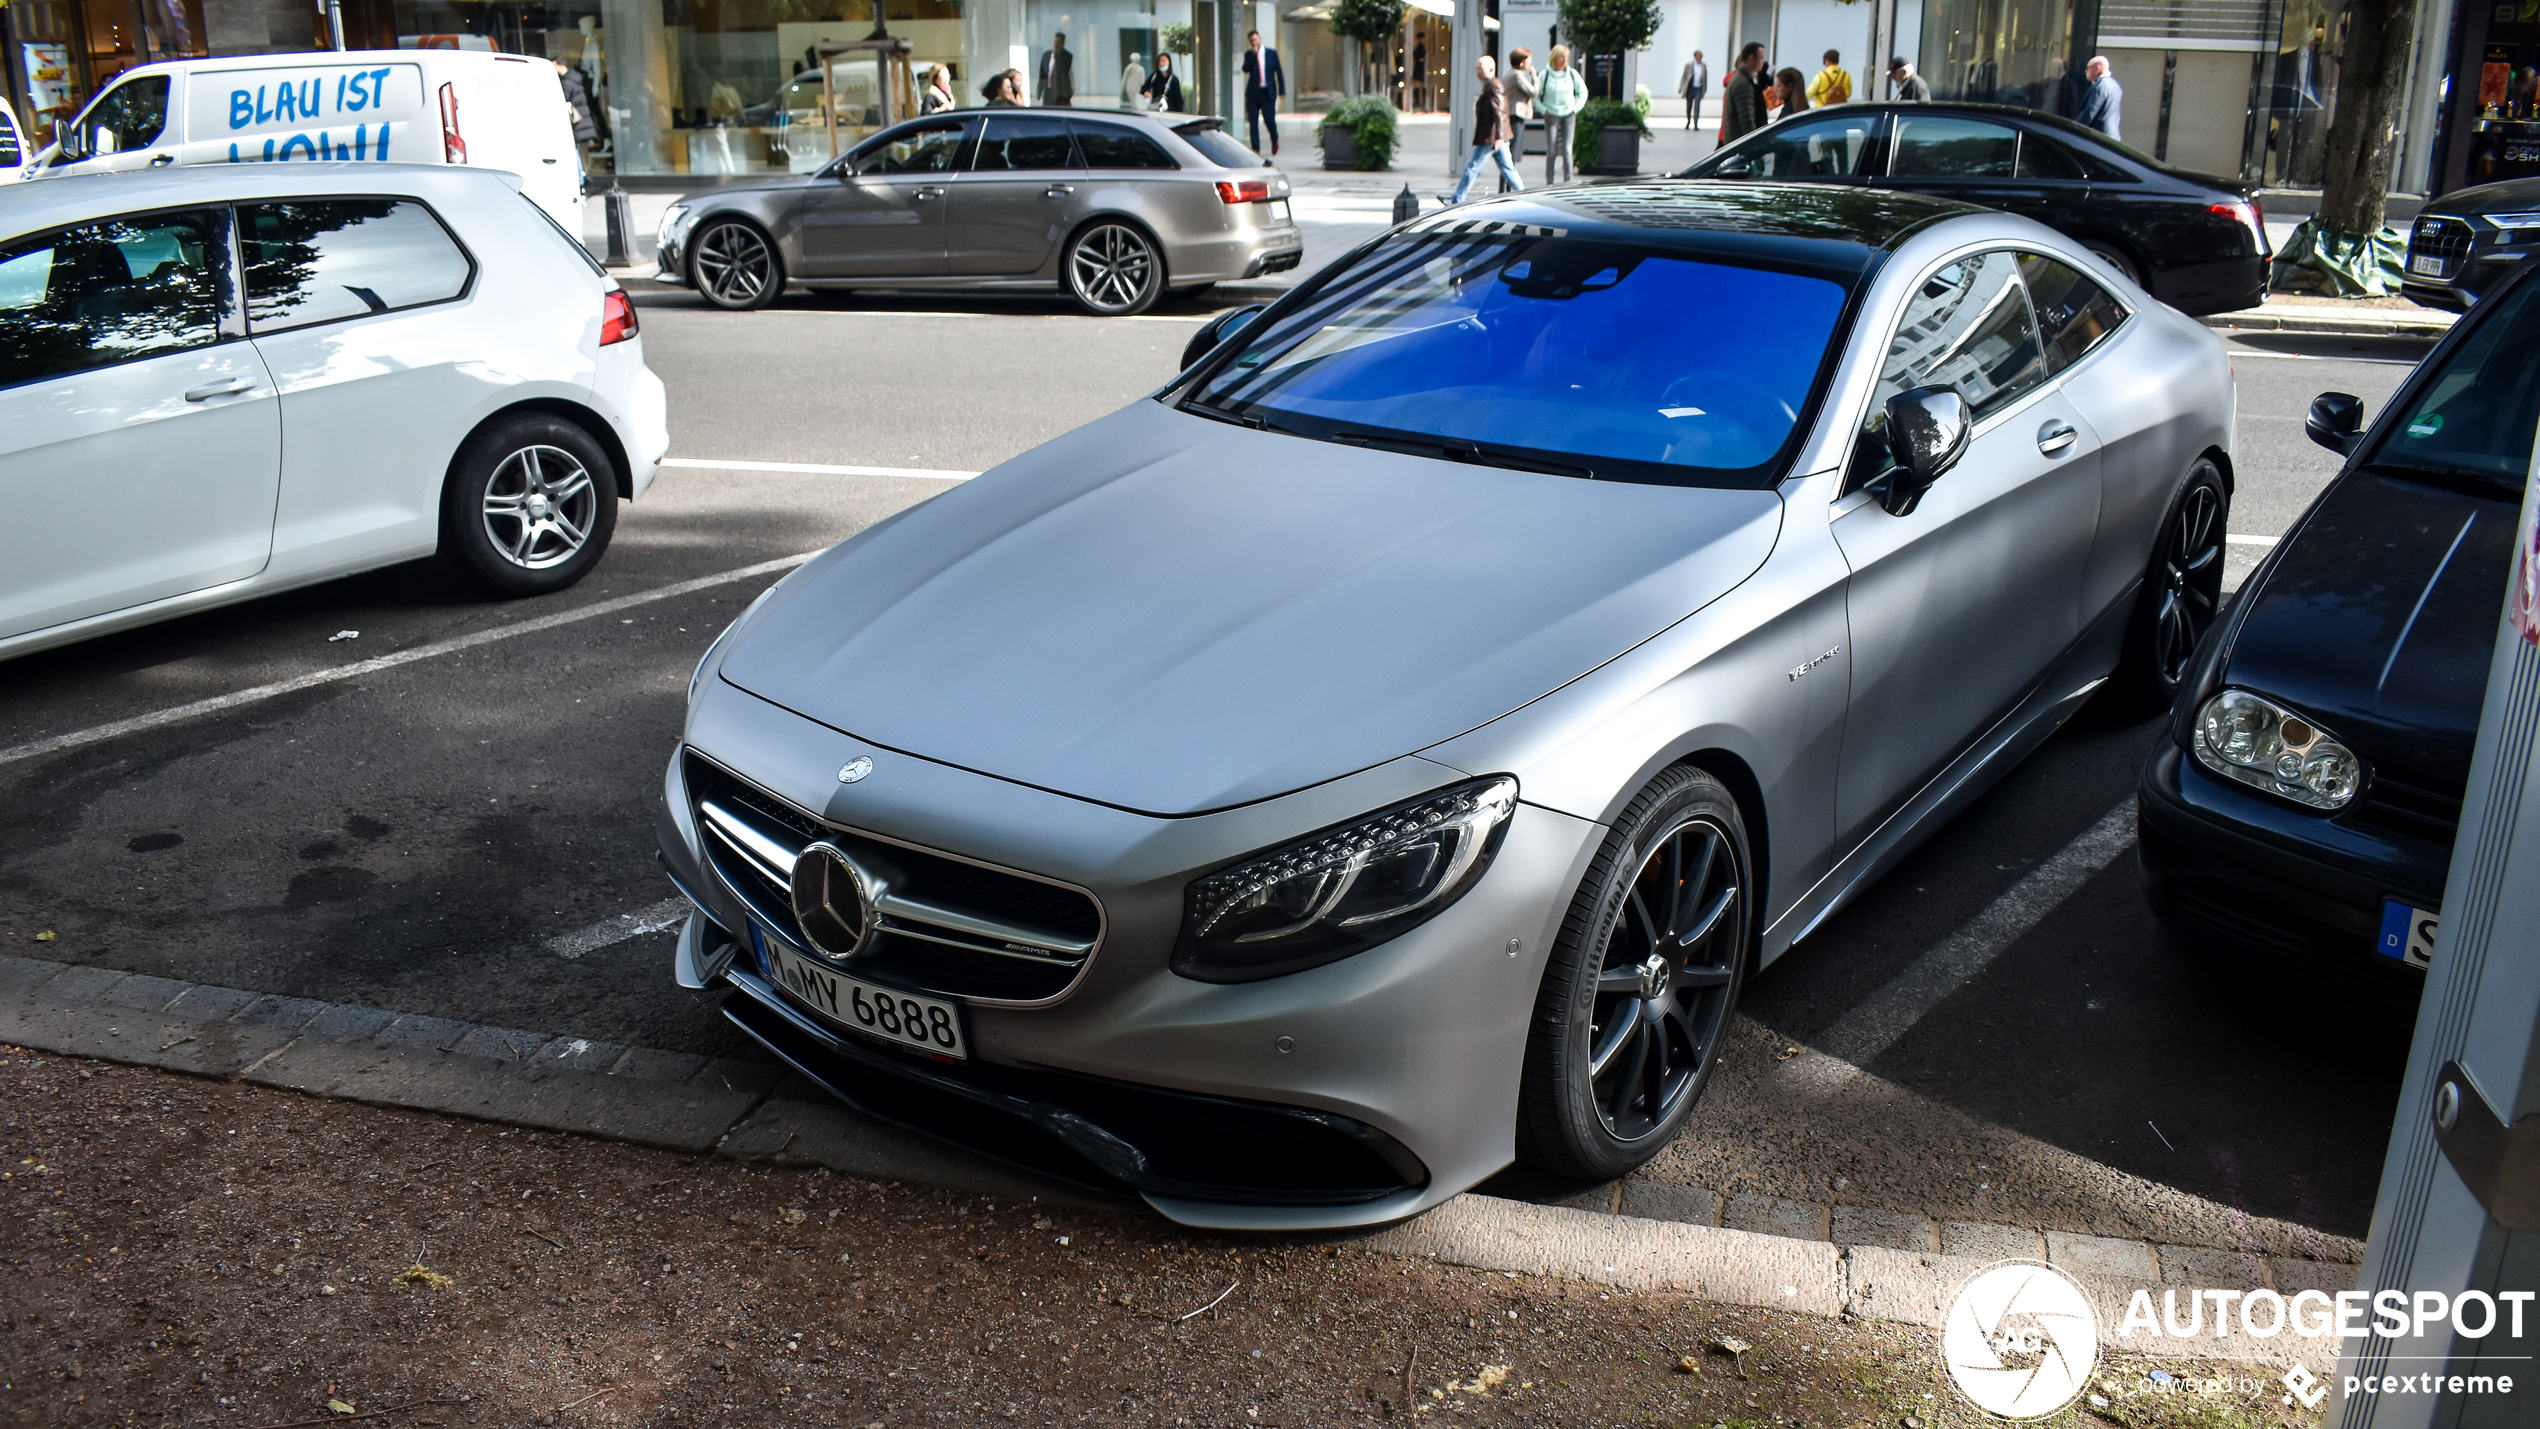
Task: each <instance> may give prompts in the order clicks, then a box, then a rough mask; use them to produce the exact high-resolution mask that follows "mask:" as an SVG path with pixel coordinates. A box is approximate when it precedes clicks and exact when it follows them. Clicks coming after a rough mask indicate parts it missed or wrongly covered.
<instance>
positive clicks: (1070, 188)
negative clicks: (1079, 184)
mask: <svg viewBox="0 0 2540 1429" xmlns="http://www.w3.org/2000/svg"><path fill="white" fill-rule="evenodd" d="M1074 192H1076V186H1075V185H1074V184H1052V185H1050V186H1049V187H1048V188H1046V189H1043V190H1042V191H1041V197H1043V198H1065V197H1067V196H1068V195H1069V194H1072V193H1074Z"/></svg>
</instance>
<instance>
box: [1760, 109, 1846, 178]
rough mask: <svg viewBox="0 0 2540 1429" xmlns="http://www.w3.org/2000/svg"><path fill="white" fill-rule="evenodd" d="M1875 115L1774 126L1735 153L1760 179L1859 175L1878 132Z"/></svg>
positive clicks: (1841, 117)
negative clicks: (1874, 136)
mask: <svg viewBox="0 0 2540 1429" xmlns="http://www.w3.org/2000/svg"><path fill="white" fill-rule="evenodd" d="M1875 124H1876V120H1875V117H1874V116H1861V115H1842V114H1830V115H1827V116H1826V117H1824V118H1822V119H1803V120H1800V121H1799V122H1798V123H1795V124H1776V125H1774V126H1773V127H1772V128H1770V129H1767V130H1765V131H1764V133H1762V134H1760V135H1758V136H1757V137H1755V138H1753V139H1750V140H1748V141H1747V142H1746V144H1745V145H1743V146H1742V147H1741V148H1740V149H1739V150H1738V153H1739V154H1740V155H1741V156H1742V157H1744V158H1745V160H1746V162H1747V165H1748V168H1747V173H1748V174H1749V175H1750V176H1752V177H1754V178H1759V179H1826V178H1842V177H1847V176H1849V175H1852V174H1857V173H1859V172H1861V157H1862V156H1863V155H1864V154H1867V153H1868V152H1869V151H1870V140H1871V138H1872V136H1873V135H1874V134H1875V133H1876V132H1877V131H1876V128H1875Z"/></svg>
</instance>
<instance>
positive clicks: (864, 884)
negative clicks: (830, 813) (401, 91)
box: [793, 843, 881, 962]
mask: <svg viewBox="0 0 2540 1429" xmlns="http://www.w3.org/2000/svg"><path fill="white" fill-rule="evenodd" d="M793 894H794V926H795V927H797V928H799V929H801V930H802V935H803V941H804V942H806V943H809V944H810V945H811V947H812V950H813V951H815V952H818V953H820V954H822V955H823V956H826V957H829V958H834V959H836V960H837V961H839V962H845V961H846V960H848V959H849V958H852V957H854V956H855V955H856V954H858V953H861V952H863V951H864V950H865V948H866V947H867V946H868V945H870V944H871V943H872V941H873V933H874V929H875V928H876V927H877V926H878V925H879V924H880V922H881V918H880V917H879V916H878V915H877V914H876V913H875V911H874V907H873V888H872V880H871V879H870V878H868V877H867V876H866V874H865V872H864V870H863V869H860V868H858V867H856V866H855V861H854V860H853V859H850V858H848V857H847V855H846V851H845V850H843V849H841V848H839V847H838V846H837V845H835V844H827V843H816V844H813V845H812V846H811V847H809V848H807V849H804V850H803V851H802V852H801V853H800V854H797V855H796V856H795V858H794V879H793Z"/></svg>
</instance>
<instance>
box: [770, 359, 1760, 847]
mask: <svg viewBox="0 0 2540 1429" xmlns="http://www.w3.org/2000/svg"><path fill="white" fill-rule="evenodd" d="M1780 523H1781V501H1780V498H1779V497H1778V496H1777V495H1776V494H1775V493H1773V492H1770V491H1714V490H1701V489H1693V488H1684V487H1658V486H1634V485H1626V484H1622V483H1608V482H1596V481H1583V480H1578V479H1575V478H1569V477H1558V476H1544V475H1538V474H1534V473H1527V472H1515V471H1506V470H1501V469H1499V468H1495V467H1485V466H1470V465H1464V464H1461V463H1456V462H1448V461H1436V460H1426V459H1423V458H1419V457H1412V456H1402V455H1396V454H1391V453H1384V452H1372V451H1367V450H1364V449H1360V448H1354V447H1345V446H1337V445H1333V444H1330V443H1325V442H1314V441H1308V440H1306V439H1304V438H1299V437H1289V436H1281V435H1275V434H1271V433H1265V432H1259V431H1253V430H1249V429H1246V428H1241V427H1235V426H1231V425H1228V424H1225V423H1221V422H1216V421H1211V420H1208V419H1206V418H1201V417H1194V416H1190V415H1188V414H1185V413H1181V412H1177V411H1174V410H1171V409H1170V408H1167V407H1165V406H1164V405H1163V404H1161V403H1157V402H1151V401H1142V402H1138V403H1134V404H1132V405H1131V406H1130V407H1129V408H1128V409H1126V410H1124V411H1121V412H1117V413H1114V414H1113V415H1111V416H1109V417H1106V418H1104V419H1102V420H1100V421H1098V422H1095V423H1093V424H1091V425H1089V426H1086V427H1083V428H1080V429H1079V430H1077V431H1075V432H1073V433H1071V434H1069V435H1068V436H1065V437H1062V438H1060V439H1059V440H1057V441H1054V442H1051V443H1049V444H1048V445H1046V446H1043V447H1040V448H1038V449H1036V450H1034V451H1031V452H1029V453H1026V454H1025V455H1023V456H1021V457H1018V458H1016V459H1015V460H1013V461H1011V462H1008V463H1006V464H1005V465H1004V466H1001V467H999V468H997V469H996V470H994V471H991V472H989V473H987V474H986V475H984V476H981V477H978V478H976V479H974V480H972V481H970V482H968V483H966V484H964V485H963V486H960V487H957V488H955V489H953V490H951V491H948V492H946V493H945V494H943V495H941V496H938V497H936V498H935V499H934V500H932V501H928V502H926V503H925V504H923V505H921V506H918V507H915V508H913V509H911V510H909V511H906V512H903V513H902V514H900V515H899V516H897V517H895V518H893V519H891V520H889V521H886V522H884V523H882V524H880V525H878V526H876V527H874V528H872V529H870V530H867V531H865V532H863V533H861V534H859V535H858V536H856V537H855V538H854V539H852V540H850V541H848V542H846V543H845V544H843V545H841V546H840V547H838V548H837V549H835V550H833V551H830V552H828V553H826V554H825V555H823V556H822V557H821V558H819V559H818V560H817V561H815V562H814V563H812V565H810V566H808V567H806V568H805V569H804V570H803V571H802V572H801V573H800V574H798V575H796V576H795V577H793V578H792V579H790V580H788V581H786V582H785V583H784V584H783V586H782V587H780V588H779V590H778V591H777V593H776V596H775V598H774V599H772V600H770V601H769V603H768V604H767V605H766V606H765V607H763V608H762V610H761V613H760V614H759V616H758V617H757V618H756V619H754V620H753V621H752V622H751V624H750V626H749V628H748V629H746V630H744V631H742V632H741V633H740V634H739V635H738V636H737V637H736V638H735V640H734V646H733V649H732V650H731V652H730V653H729V654H728V655H727V656H726V657H725V659H724V662H723V665H722V677H723V678H724V679H726V680H728V681H730V682H731V683H733V684H735V685H737V686H739V687H741V688H742V689H745V690H748V691H750V692H751V693H753V694H756V695H758V696H760V697H761V698H763V699H766V700H770V701H772V702H774V703H776V704H779V705H782V706H785V707H786V708H788V709H791V710H793V711H795V712H796V713H798V714H801V715H804V716H806V717H808V718H810V719H814V720H817V721H819V722H820V723H822V724H826V725H829V726H831V727H833V728H836V729H838V730H841V731H843V732H845V733H847V734H850V735H852V736H855V737H857V738H859V739H864V740H868V741H871V742H872V743H874V744H875V745H878V746H881V747H883V748H887V749H896V750H901V751H904V752H907V753H911V754H917V755H921V756H924V757H926V758H929V759H934V760H939V761H942V762H945V763H948V764H954V765H958V766H961V767H963V768H966V769H970V770H974V771H977V772H980V773H984V774H991V775H995V776H998V777H1000V778H1005V779H1011V780H1015V781H1018V782H1021V783H1024V784H1029V785H1033V786H1035V787H1038V788H1043V789H1050V790H1055V791H1057V792H1060V793H1064V794H1069V795H1073V796H1076V797H1079V798H1084V799H1091V800H1096V801H1099V802H1102V803H1105V804H1110V805H1114V806H1116V807H1120V808H1124V809H1130V810H1135V811H1138V812H1142V813H1150V814H1157V815H1167V816H1171V815H1185V814H1195V813H1202V812H1206V811H1209V810H1212V809H1220V808H1225V807H1229V806H1232V805H1236V804H1243V803H1249V802H1252V801H1254V800H1259V799H1266V798H1270V797H1273V796H1276V795H1279V794H1284V793H1288V792H1290V791H1292V790H1296V789H1300V788H1304V787H1306V786H1308V785H1312V784H1317V783H1321V782H1323V781H1325V780H1329V779H1333V778H1337V777H1339V776H1341V775H1344V774H1349V773H1352V772H1355V771H1357V770H1360V769H1365V768H1368V767H1370V766H1373V765H1376V764H1379V763H1382V762H1384V761H1386V760H1389V759H1394V758H1398V757H1400V756H1402V755H1404V754H1408V753H1411V752H1413V751H1415V750H1419V749H1423V748H1426V747H1427V746H1429V745H1432V744H1435V743H1437V742H1439V741H1441V740H1445V739H1450V738H1453V737H1454V736H1456V735H1458V734H1461V733H1463V732H1464V731H1466V730H1469V729H1472V728H1474V727H1476V726H1478V725H1482V724H1486V723H1488V722H1490V721H1491V720H1494V719H1497V718H1499V717H1500V716H1501V715H1504V714H1506V713H1508V712H1509V711H1510V710H1513V709H1515V708H1517V707H1518V706H1520V705H1523V704H1525V703H1527V702H1528V701H1530V700H1533V699H1536V698H1538V697H1540V696H1542V695H1543V694H1545V693H1546V692H1548V691H1550V690H1553V689H1556V688H1558V687H1559V686H1561V685H1562V684H1564V683H1566V682H1568V681H1570V680H1574V679H1576V678H1578V677H1579V676H1580V675H1582V674H1584V673H1586V672H1587V671H1589V670H1591V669H1593V668H1595V667H1596V666H1597V665H1599V664H1602V663H1604V662H1605V661H1607V660H1611V659H1613V658H1614V657H1615V656H1617V655H1619V654H1621V653H1623V652H1624V651H1626V650H1628V649H1630V648H1631V647H1632V646H1633V645H1635V644H1638V643H1639V642H1641V641H1644V640H1647V639H1648V638H1650V637H1651V636H1652V635H1655V634H1657V633H1658V632H1659V631H1661V630H1663V629H1665V628H1666V627H1667V626H1668V625H1670V624H1672V623H1674V622H1675V621H1678V620H1681V619H1683V618H1684V617H1685V616H1686V615H1688V614H1690V613H1692V612H1693V611H1695V610H1697V609H1699V608H1700V607H1702V606H1703V605H1705V604H1707V603H1709V602H1710V601H1712V600H1714V599H1716V598H1717V597H1719V596H1720V595H1721V594H1722V593H1724V592H1726V591H1728V590H1730V589H1731V588H1733V587H1735V586H1736V585H1737V584H1738V583H1739V582H1740V581H1743V580H1744V579H1745V578H1746V577H1747V576H1748V575H1750V574H1752V573H1753V572H1754V571H1755V569H1756V568H1757V567H1758V566H1760V565H1761V564H1762V563H1763V560H1764V557H1765V556H1766V555H1767V554H1768V553H1769V552H1770V551H1771V549H1772V546H1773V541H1774V539H1775V537H1776V535H1777V533H1778V532H1779V530H1780Z"/></svg>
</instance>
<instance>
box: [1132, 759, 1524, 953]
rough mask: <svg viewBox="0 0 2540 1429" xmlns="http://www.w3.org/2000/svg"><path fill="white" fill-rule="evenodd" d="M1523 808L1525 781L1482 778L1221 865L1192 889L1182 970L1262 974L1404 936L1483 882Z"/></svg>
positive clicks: (1185, 922) (1184, 921)
mask: <svg viewBox="0 0 2540 1429" xmlns="http://www.w3.org/2000/svg"><path fill="white" fill-rule="evenodd" d="M1516 808H1517V781H1516V780H1514V779H1512V778H1509V777H1507V776H1506V775H1500V776H1497V777H1494V778H1489V779H1476V780H1473V781H1472V782H1471V783H1468V784H1457V785H1454V786H1452V787H1450V788H1446V789H1440V790H1438V791H1437V792H1436V793H1434V794H1425V795H1422V796H1421V797H1419V798H1417V799H1413V800H1411V801H1409V802H1408V803H1402V804H1396V805H1394V806H1393V807H1392V808H1389V809H1379V810H1377V811H1376V812H1375V813H1372V814H1369V815H1367V816H1366V817H1365V818H1362V819H1356V820H1353V821H1351V822H1349V823H1346V824H1342V825H1340V826H1338V827H1336V828H1330V829H1326V830H1324V831H1323V832H1321V833H1319V834H1315V835H1313V836H1312V837H1310V838H1306V839H1301V840H1299V841H1298V842H1296V843H1292V844H1290V845H1288V846H1287V847H1285V848H1280V849H1273V850H1271V851H1270V852H1268V853H1264V854H1259V855H1256V856H1255V857H1252V858H1248V859H1245V860H1244V861H1243V862H1241V863H1238V864H1236V865H1234V866H1233V867H1231V868H1224V869H1220V870H1218V871H1217V872H1215V873H1212V874H1210V875H1208V876H1207V877H1206V878H1203V879H1200V880H1199V881H1198V882H1196V883H1193V884H1192V885H1191V886H1190V888H1189V890H1188V892H1187V893H1186V894H1185V895H1184V898H1183V911H1182V937H1181V941H1180V943H1179V944H1178V945H1176V946H1175V948H1174V949H1173V971H1175V972H1177V973H1180V974H1181V975H1182V976H1184V977H1187V978H1196V979H1198V980H1199V981H1201V982H1252V981H1254V980H1256V979H1259V978H1267V977H1277V976H1279V975H1281V974H1282V973H1292V972H1298V971H1301V970H1303V969H1305V968H1310V967H1319V966H1321V965H1322V964H1324V963H1328V962H1334V961H1337V960H1339V959H1341V958H1345V957H1348V956H1349V955H1351V954H1352V953H1360V952H1365V951H1366V950H1367V949H1369V948H1372V947H1374V946H1376V945H1377V944H1378V943H1381V942H1384V941H1385V940H1386V939H1388V938H1396V937H1400V936H1401V935H1402V934H1404V933H1407V932H1409V931H1411V930H1412V929H1413V928H1416V927H1418V926H1420V925H1421V924H1422V923H1425V922H1427V921H1429V920H1430V919H1431V918H1434V917H1436V916H1437V915H1438V914H1439V913H1441V912H1444V911H1445V910H1446V908H1447V906H1448V905H1449V904H1452V903H1453V902H1454V901H1455V900H1456V899H1458V898H1461V897H1463V896H1464V894H1465V892H1466V891H1467V890H1469V889H1470V888H1471V887H1472V886H1473V884H1474V883H1475V882H1476V881H1478V880H1479V879H1480V878H1481V876H1482V870H1484V869H1485V868H1488V867H1489V866H1490V861H1491V856H1492V855H1493V854H1495V853H1497V852H1498V851H1499V841H1500V838H1501V836H1502V835H1504V834H1505V833H1506V832H1507V830H1508V816H1509V815H1510V814H1511V813H1513V812H1515V810H1516Z"/></svg>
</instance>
